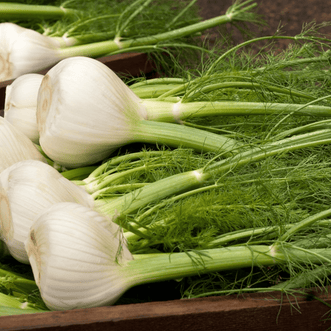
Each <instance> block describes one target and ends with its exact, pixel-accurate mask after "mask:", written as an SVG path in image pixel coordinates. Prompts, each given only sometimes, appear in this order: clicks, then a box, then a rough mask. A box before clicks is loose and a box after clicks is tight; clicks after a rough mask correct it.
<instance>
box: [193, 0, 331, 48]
mask: <svg viewBox="0 0 331 331" xmlns="http://www.w3.org/2000/svg"><path fill="white" fill-rule="evenodd" d="M255 2H256V3H257V4H258V7H257V10H256V11H257V13H258V14H260V15H261V16H262V18H263V19H264V20H265V21H266V23H267V26H263V27H255V26H253V25H251V24H249V25H248V27H249V28H250V30H252V31H254V33H255V36H265V35H274V34H275V32H276V31H277V28H278V26H279V25H280V24H281V25H282V26H283V28H282V34H283V35H284V34H286V35H291V36H294V35H297V34H299V33H300V32H301V30H302V26H303V24H306V23H311V22H313V21H315V22H316V23H317V24H320V23H322V22H331V0H256V1H255ZM197 3H198V6H199V7H200V11H199V13H200V15H201V16H202V17H203V18H204V19H207V18H212V17H214V16H217V15H222V14H224V13H225V11H226V10H227V9H228V8H229V6H231V5H232V3H233V1H232V0H198V1H197ZM320 31H321V32H323V33H325V34H328V35H329V36H330V38H331V26H329V27H326V28H323V29H321V30H320ZM285 43H286V42H285ZM280 44H282V42H280ZM283 44H284V42H283Z"/></svg>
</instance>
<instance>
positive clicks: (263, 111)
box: [143, 96, 331, 122]
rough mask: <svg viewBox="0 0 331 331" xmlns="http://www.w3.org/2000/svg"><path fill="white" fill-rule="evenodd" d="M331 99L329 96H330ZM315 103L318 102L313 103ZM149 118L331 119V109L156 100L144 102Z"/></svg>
mask: <svg viewBox="0 0 331 331" xmlns="http://www.w3.org/2000/svg"><path fill="white" fill-rule="evenodd" d="M328 97H329V96H328ZM313 102H315V101H313ZM143 104H144V105H145V106H146V110H147V114H148V119H149V120H151V121H161V122H175V121H178V122H179V121H181V120H186V119H189V118H198V117H207V116H236V115H244V116H245V115H246V116H247V115H276V114H283V115H286V114H290V115H306V116H320V117H328V116H331V107H327V106H319V105H307V104H304V105H303V104H288V103H270V104H269V103H263V102H244V101H239V102H237V101H212V102H208V101H200V102H199V101H197V102H187V103H185V102H180V101H179V102H177V103H174V102H169V101H168V102H167V101H157V100H154V99H149V100H148V99H144V100H143Z"/></svg>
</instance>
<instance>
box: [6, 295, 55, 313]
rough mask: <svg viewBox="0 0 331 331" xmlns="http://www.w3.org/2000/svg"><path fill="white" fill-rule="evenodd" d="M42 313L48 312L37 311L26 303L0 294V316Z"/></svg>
mask: <svg viewBox="0 0 331 331" xmlns="http://www.w3.org/2000/svg"><path fill="white" fill-rule="evenodd" d="M43 311H49V310H46V309H45V310H42V309H37V308H35V307H34V306H33V305H32V304H30V303H29V302H27V301H25V302H22V300H20V299H19V298H16V297H14V296H10V295H6V294H4V293H0V316H7V315H20V314H32V313H41V312H43Z"/></svg>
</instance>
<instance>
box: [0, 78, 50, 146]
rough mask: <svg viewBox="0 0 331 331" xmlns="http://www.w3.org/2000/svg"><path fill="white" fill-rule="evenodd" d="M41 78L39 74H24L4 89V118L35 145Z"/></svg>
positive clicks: (37, 136)
mask: <svg viewBox="0 0 331 331" xmlns="http://www.w3.org/2000/svg"><path fill="white" fill-rule="evenodd" d="M43 77H44V76H43V75H40V74H25V75H22V76H20V77H18V78H16V79H15V80H14V81H13V83H12V84H10V85H8V86H7V87H6V96H5V109H4V118H5V119H6V120H8V121H9V122H10V123H11V124H13V125H14V126H15V127H16V128H17V129H19V130H20V131H21V132H23V133H24V134H25V135H26V136H27V137H28V138H29V139H30V140H31V141H32V142H33V143H35V144H38V143H39V131H38V126H37V115H36V112H37V97H38V90H39V87H40V84H41V81H42V79H43Z"/></svg>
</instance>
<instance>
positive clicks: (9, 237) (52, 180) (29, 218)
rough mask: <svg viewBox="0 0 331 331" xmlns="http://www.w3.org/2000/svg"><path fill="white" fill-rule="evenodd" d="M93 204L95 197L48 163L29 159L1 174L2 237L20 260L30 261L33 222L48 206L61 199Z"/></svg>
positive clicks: (62, 200) (86, 204)
mask: <svg viewBox="0 0 331 331" xmlns="http://www.w3.org/2000/svg"><path fill="white" fill-rule="evenodd" d="M64 201H70V202H77V203H80V204H82V205H85V206H89V207H93V205H94V201H93V198H92V197H91V196H90V195H89V194H88V193H87V192H86V191H85V190H84V189H83V188H81V187H79V186H78V185H76V184H74V183H73V182H71V181H69V180H68V179H66V178H65V177H63V176H62V175H61V174H60V173H59V172H58V171H57V170H55V169H54V168H53V167H51V166H50V165H48V164H45V163H43V162H40V161H36V160H26V161H21V162H17V163H15V164H13V165H12V166H10V167H9V168H7V169H6V170H4V171H3V172H2V173H1V174H0V238H1V239H2V240H3V241H4V242H5V243H6V245H7V247H8V250H9V252H10V254H11V255H12V256H13V257H14V258H15V259H16V260H18V261H19V262H22V263H26V264H28V263H29V260H28V256H27V254H26V251H25V248H24V241H25V240H26V238H27V236H28V233H29V230H30V226H31V225H32V224H33V222H34V221H35V220H36V219H37V216H38V215H39V214H40V213H41V212H43V211H44V210H45V209H47V208H49V207H50V206H52V205H53V204H55V203H58V202H64Z"/></svg>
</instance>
